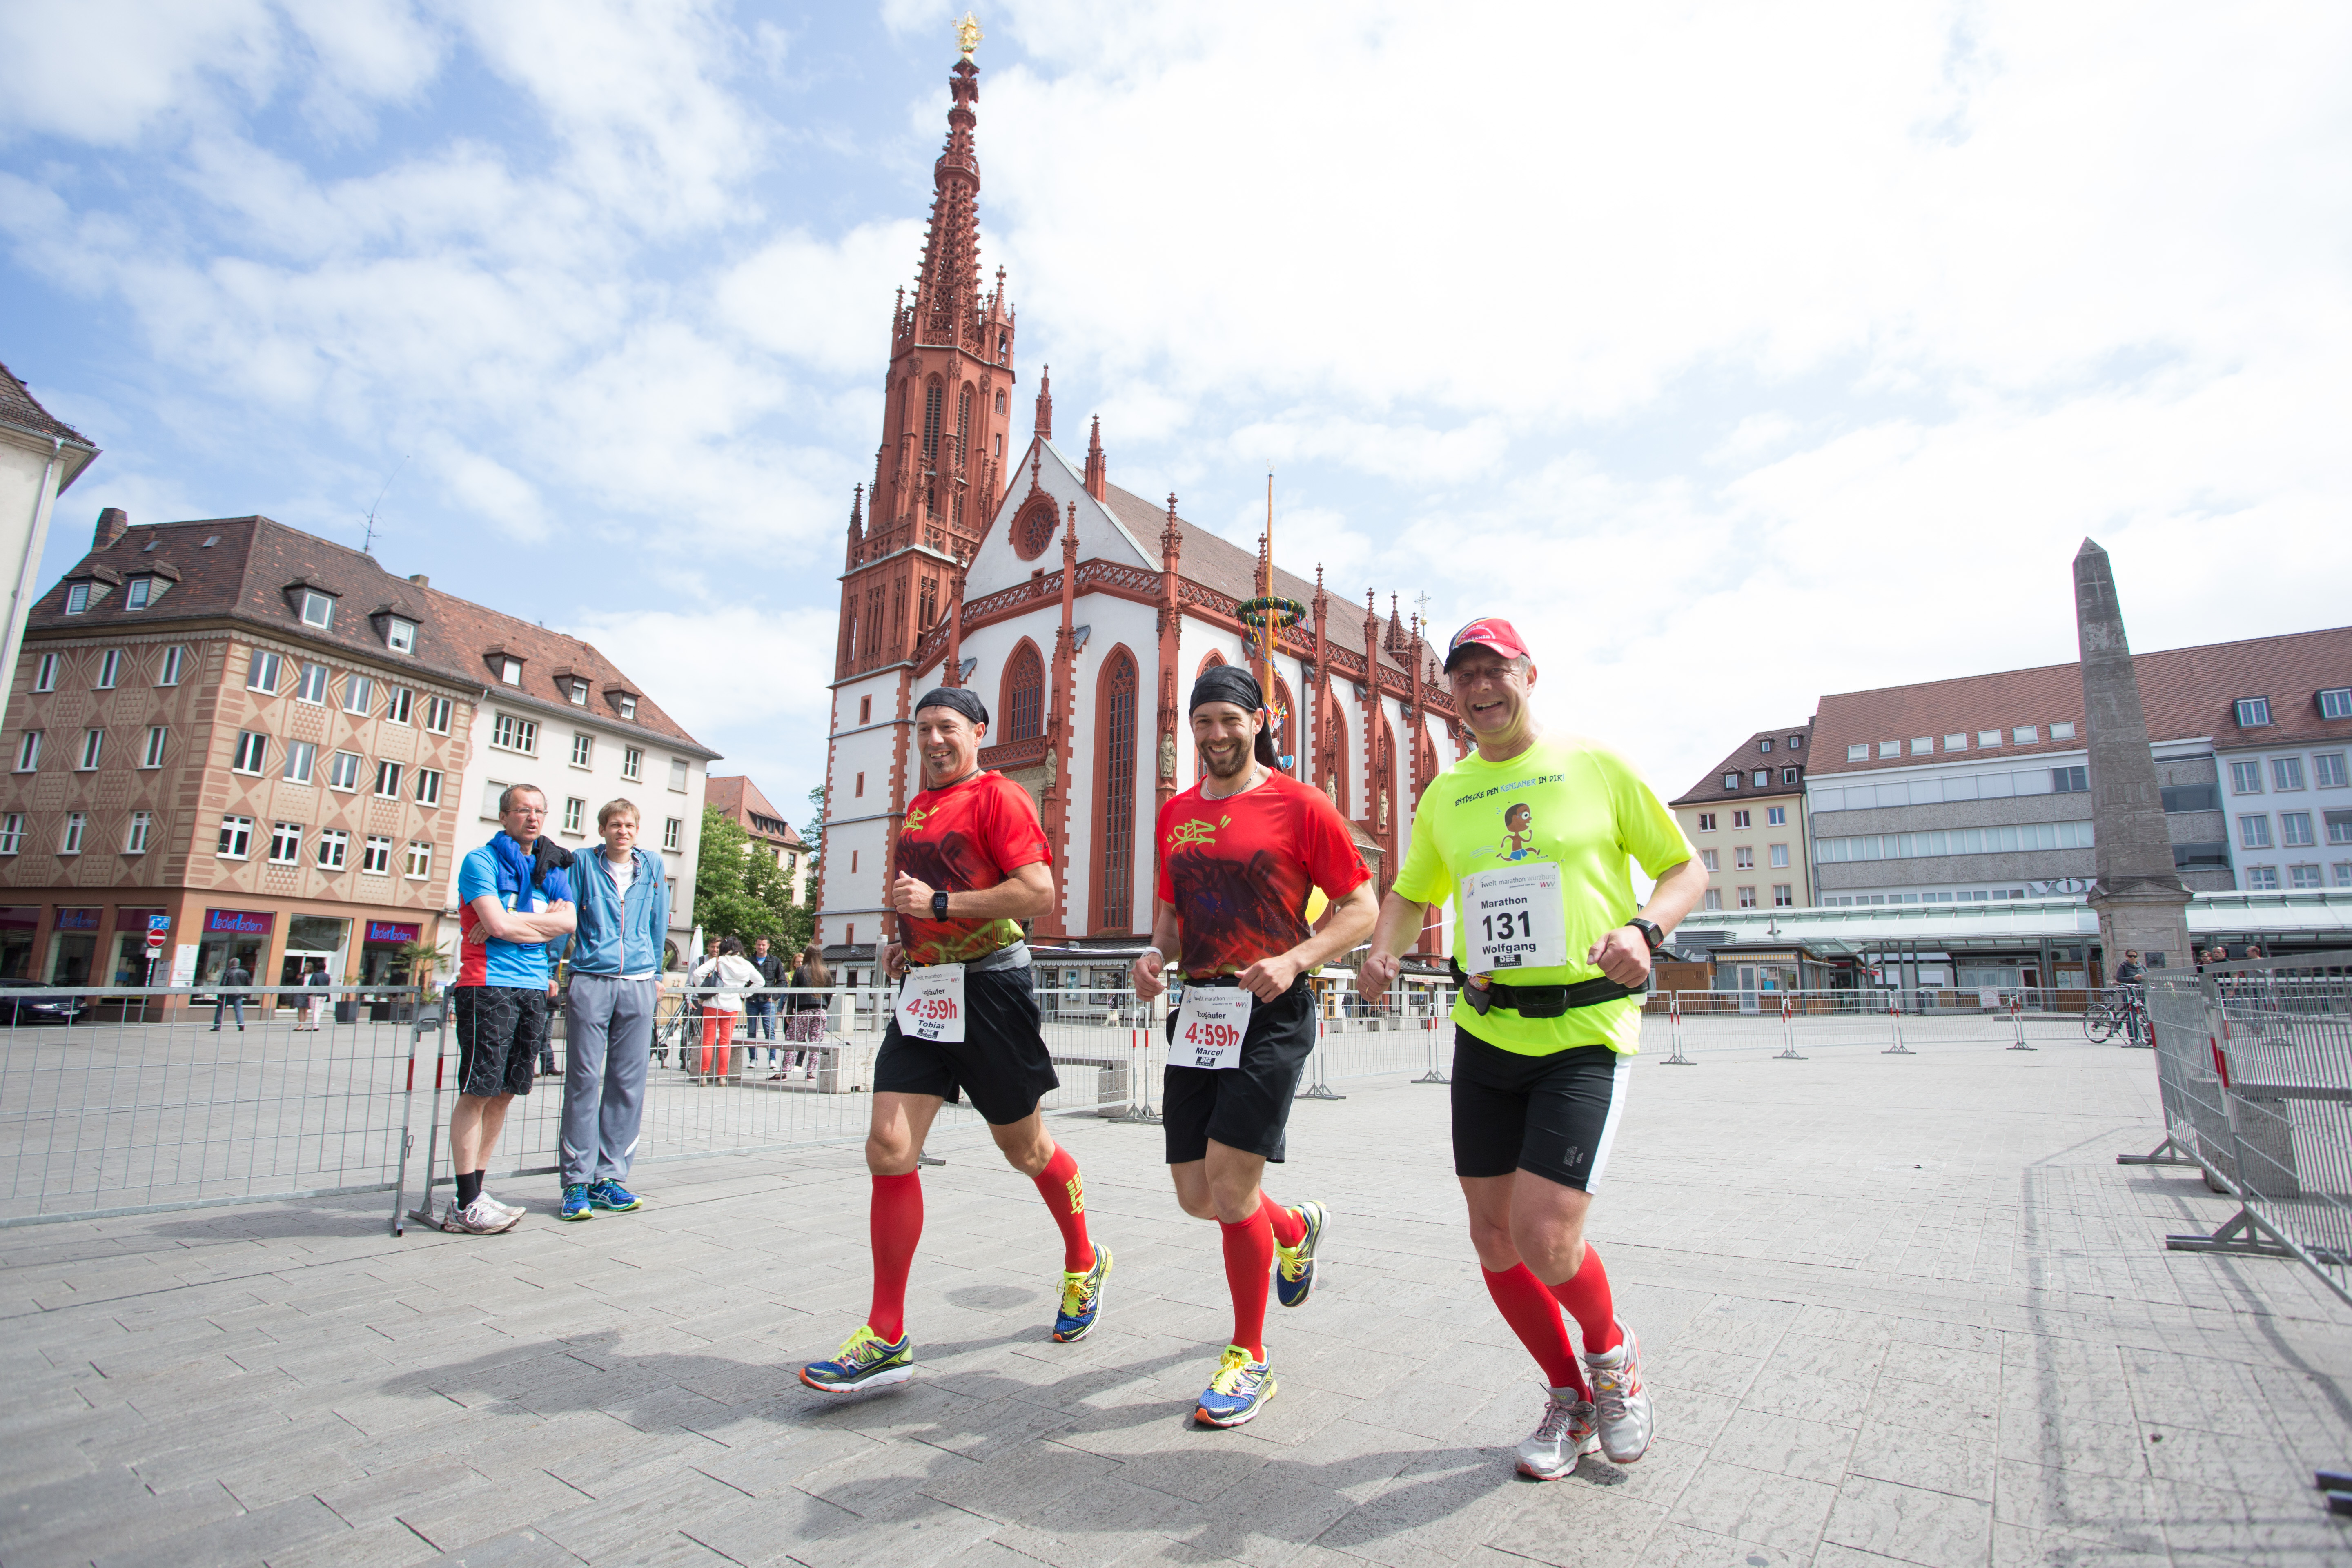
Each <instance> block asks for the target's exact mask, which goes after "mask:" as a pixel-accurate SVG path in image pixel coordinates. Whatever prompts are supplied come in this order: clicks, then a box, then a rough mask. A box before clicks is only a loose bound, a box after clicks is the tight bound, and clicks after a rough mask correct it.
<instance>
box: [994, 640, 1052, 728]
mask: <svg viewBox="0 0 2352 1568" xmlns="http://www.w3.org/2000/svg"><path fill="white" fill-rule="evenodd" d="M1043 733H1045V661H1044V660H1043V659H1041V658H1038V657H1037V647H1036V645H1035V644H1034V643H1029V642H1024V643H1023V644H1022V645H1021V646H1020V647H1018V648H1016V649H1014V650H1013V659H1012V662H1011V663H1009V664H1007V665H1006V666H1005V667H1004V738H1005V739H1006V740H1008V741H1034V740H1035V739H1036V738H1037V737H1038V736H1039V735H1041V734H1043Z"/></svg>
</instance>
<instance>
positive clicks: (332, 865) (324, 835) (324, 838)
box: [318, 827, 352, 871]
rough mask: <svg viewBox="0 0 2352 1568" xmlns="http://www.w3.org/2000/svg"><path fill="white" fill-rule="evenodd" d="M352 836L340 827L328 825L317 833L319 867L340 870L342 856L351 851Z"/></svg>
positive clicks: (325, 869) (327, 869)
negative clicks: (328, 826)
mask: <svg viewBox="0 0 2352 1568" xmlns="http://www.w3.org/2000/svg"><path fill="white" fill-rule="evenodd" d="M351 847H352V836H351V835H350V834H349V833H346V832H345V831H343V829H341V828H340V827H330V828H326V829H324V830H323V831H321V832H320V835H319V854H318V861H319V869H320V870H321V871H340V870H341V869H342V868H343V857H344V856H345V855H347V854H349V853H350V852H351Z"/></svg>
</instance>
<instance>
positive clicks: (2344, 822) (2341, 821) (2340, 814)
mask: <svg viewBox="0 0 2352 1568" xmlns="http://www.w3.org/2000/svg"><path fill="white" fill-rule="evenodd" d="M2326 816H2327V842H2329V843H2330V844H2352V811H2331V812H2329V813H2327V814H2326Z"/></svg>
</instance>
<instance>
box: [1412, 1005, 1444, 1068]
mask: <svg viewBox="0 0 2352 1568" xmlns="http://www.w3.org/2000/svg"><path fill="white" fill-rule="evenodd" d="M1428 1032H1429V1070H1428V1071H1427V1072H1425V1073H1423V1074H1422V1075H1421V1076H1420V1077H1419V1078H1417V1079H1413V1080H1412V1081H1413V1082H1415V1083H1452V1082H1453V1081H1454V1080H1453V1079H1450V1078H1447V1077H1446V1076H1445V1074H1444V1072H1442V1071H1440V1070H1439V1068H1438V1065H1437V1020H1436V1019H1434V1018H1432V1019H1431V1020H1430V1021H1429V1030H1428Z"/></svg>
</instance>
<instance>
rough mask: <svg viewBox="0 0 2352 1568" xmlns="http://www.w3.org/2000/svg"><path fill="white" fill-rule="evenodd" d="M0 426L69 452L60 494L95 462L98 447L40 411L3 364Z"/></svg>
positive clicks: (0, 390) (14, 375)
mask: <svg viewBox="0 0 2352 1568" xmlns="http://www.w3.org/2000/svg"><path fill="white" fill-rule="evenodd" d="M0 425H13V426H16V427H17V428H18V429H20V430H29V431H31V432H32V433H33V434H34V435H36V436H44V437H51V438H54V439H56V440H59V441H62V442H64V443H65V444H66V446H67V447H69V448H72V450H71V452H70V454H69V455H68V456H67V458H66V463H65V472H64V474H62V475H61V476H59V478H58V491H59V493H61V494H62V493H63V492H64V490H65V489H66V487H67V486H68V485H70V484H72V483H73V482H74V480H76V479H79V478H80V477H81V472H82V470H83V469H84V468H89V466H90V464H92V463H93V462H96V461H97V460H98V447H96V446H94V445H93V444H92V443H91V441H90V438H89V437H87V436H85V435H83V434H82V433H81V432H80V431H79V430H77V429H75V428H74V427H73V426H70V425H68V424H67V423H66V422H65V421H64V420H62V419H60V418H58V416H56V415H54V414H51V413H50V412H49V411H48V410H47V409H46V408H44V407H42V406H41V401H40V399H39V398H37V397H35V396H34V395H33V394H32V391H31V389H30V388H28V387H27V386H26V384H24V383H23V382H21V381H19V380H17V379H16V374H15V373H14V372H12V371H10V370H9V368H8V367H7V366H6V365H5V364H0Z"/></svg>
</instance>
